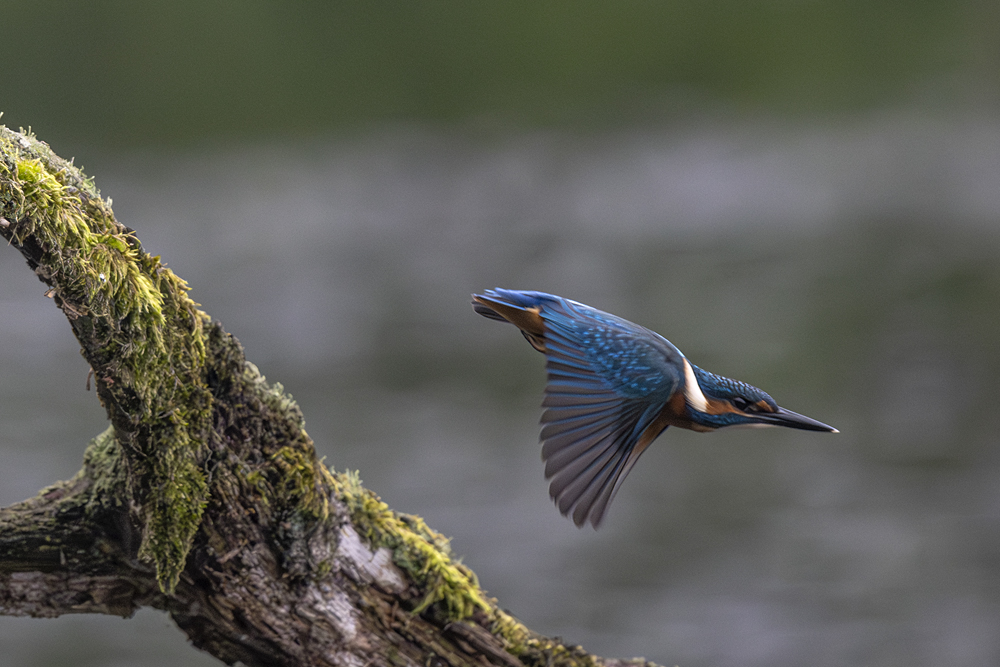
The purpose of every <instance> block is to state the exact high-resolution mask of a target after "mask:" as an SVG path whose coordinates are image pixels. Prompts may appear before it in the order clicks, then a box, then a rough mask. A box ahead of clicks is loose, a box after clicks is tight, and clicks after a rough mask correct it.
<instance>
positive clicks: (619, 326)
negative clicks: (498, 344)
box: [474, 289, 683, 528]
mask: <svg viewBox="0 0 1000 667" xmlns="http://www.w3.org/2000/svg"><path fill="white" fill-rule="evenodd" d="M475 299H476V300H475V302H474V305H475V306H476V311H477V312H479V313H480V314H482V315H485V316H487V317H491V318H492V319H502V320H507V321H509V322H512V323H513V324H515V325H517V327H518V328H519V329H521V331H522V333H524V335H525V338H527V339H528V341H529V342H530V343H531V344H532V346H533V347H535V349H537V350H539V351H540V352H543V353H544V354H545V356H546V358H547V363H546V369H547V371H548V384H547V386H546V388H545V394H546V395H545V400H544V402H543V403H542V406H543V407H544V408H546V410H545V412H544V413H543V415H542V424H543V427H542V434H541V437H542V459H543V460H544V461H545V476H546V478H547V479H550V480H551V482H550V485H549V494H550V495H551V496H552V498H553V499H554V500H555V502H556V505H557V506H558V507H559V511H560V512H562V513H563V514H564V515H568V514H570V512H572V516H573V521H574V522H575V523H576V525H578V526H582V525H583V524H584V523H586V522H587V521H590V523H591V524H592V525H593V526H594V527H595V528H596V527H597V526H599V525H600V523H601V521H602V520H603V518H604V516H605V513H606V512H607V509H608V506H609V505H610V504H611V501H612V500H613V499H614V497H615V494H616V493H617V492H618V489H619V487H620V486H621V484H622V482H623V481H624V479H625V476H626V475H627V474H628V472H629V471H630V470H631V469H632V466H634V465H635V463H636V461H637V460H638V459H639V456H640V455H641V454H642V452H643V451H645V449H646V448H647V447H648V446H649V444H650V443H651V442H652V441H653V440H654V439H655V438H656V436H658V435H659V434H660V433H661V432H663V430H664V429H665V428H666V427H667V422H665V421H664V420H663V417H662V413H663V410H664V407H665V406H666V404H667V401H669V400H670V398H671V396H673V394H674V392H675V391H676V390H677V388H678V387H679V386H680V385H681V377H680V371H679V369H680V368H682V364H683V362H682V359H683V355H682V354H681V353H680V351H679V350H677V348H675V347H674V346H673V345H672V344H671V343H670V342H669V341H667V340H666V339H664V338H663V337H662V336H660V335H659V334H656V333H654V332H652V331H650V330H648V329H645V328H644V327H641V326H639V325H637V324H633V323H632V322H629V321H627V320H624V319H622V318H620V317H616V316H614V315H611V314H609V313H605V312H603V311H600V310H596V309H594V308H591V307H589V306H585V305H583V304H581V303H577V302H575V301H570V300H568V299H563V298H561V297H558V296H553V295H551V294H544V293H542V292H521V291H515V290H502V289H496V290H489V291H487V292H486V294H484V295H476V297H475Z"/></svg>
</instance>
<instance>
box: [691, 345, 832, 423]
mask: <svg viewBox="0 0 1000 667" xmlns="http://www.w3.org/2000/svg"><path fill="white" fill-rule="evenodd" d="M685 363H686V364H687V365H688V367H689V369H690V370H688V372H687V373H686V375H687V377H686V378H685V379H686V385H687V386H686V387H685V395H686V398H687V406H688V413H689V415H690V417H691V421H692V422H694V423H695V424H696V425H698V426H700V427H702V428H703V429H705V430H715V429H718V428H723V427H725V426H787V427H790V428H799V429H804V430H806V431H828V432H832V433H837V429H835V428H833V427H832V426H827V425H826V424H824V423H822V422H819V421H816V420H815V419H810V418H809V417H806V416H805V415H800V414H798V413H797V412H792V411H791V410H786V409H785V408H783V407H780V406H779V405H778V404H777V403H775V402H774V399H773V398H771V397H770V396H769V395H768V394H767V392H765V391H762V390H760V389H758V388H757V387H754V386H752V385H749V384H747V383H745V382H739V381H738V380H731V379H729V378H727V377H722V376H720V375H715V374H714V373H709V372H708V371H704V370H702V369H700V368H698V367H697V366H695V365H693V364H691V363H690V362H688V361H687V360H686V359H685ZM685 370H687V369H685Z"/></svg>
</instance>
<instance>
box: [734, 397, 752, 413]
mask: <svg viewBox="0 0 1000 667" xmlns="http://www.w3.org/2000/svg"><path fill="white" fill-rule="evenodd" d="M733 407H735V408H736V409H737V410H742V411H743V412H747V411H748V409H749V408H750V402H749V401H747V400H746V399H745V398H740V397H738V396H737V397H736V398H734V399H733Z"/></svg>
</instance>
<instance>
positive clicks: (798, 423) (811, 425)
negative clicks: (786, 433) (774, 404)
mask: <svg viewBox="0 0 1000 667" xmlns="http://www.w3.org/2000/svg"><path fill="white" fill-rule="evenodd" d="M754 416H755V417H758V418H760V420H761V421H762V422H764V423H766V424H773V425H774V426H787V427H789V428H800V429H802V430H804V431H826V432H828V433H840V431H838V430H837V429H835V428H834V427H832V426H827V425H826V424H824V423H823V422H818V421H816V420H815V419H810V418H809V417H806V416H805V415H800V414H799V413H797V412H792V411H791V410H786V409H785V408H780V407H779V408H778V411H777V412H771V413H766V412H765V413H758V414H756V415H754Z"/></svg>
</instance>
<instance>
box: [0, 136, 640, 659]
mask: <svg viewBox="0 0 1000 667" xmlns="http://www.w3.org/2000/svg"><path fill="white" fill-rule="evenodd" d="M0 235H2V236H3V237H4V239H6V240H7V241H8V242H9V244H10V245H11V246H13V248H14V249H16V250H18V251H20V252H21V254H22V255H23V256H24V257H25V259H26V260H27V262H28V266H29V267H30V268H31V269H32V270H33V271H34V272H35V273H36V274H37V275H38V277H39V278H40V279H41V280H42V281H43V282H44V283H46V284H47V285H48V286H49V288H50V289H49V293H48V294H49V296H51V297H52V298H53V300H54V302H55V304H56V305H57V306H58V307H59V308H60V309H62V311H63V312H64V313H65V314H66V316H67V318H68V320H69V322H70V324H71V326H72V329H73V332H74V334H75V335H76V337H77V339H78V340H79V342H80V345H81V348H82V353H83V355H84V357H85V358H86V359H87V361H88V362H89V363H90V366H91V368H92V370H93V373H94V383H95V385H96V390H97V395H98V397H99V398H100V400H101V403H102V405H103V406H104V408H105V409H106V410H107V413H108V418H109V421H110V424H111V425H110V426H109V428H108V429H107V430H106V431H105V432H104V433H102V434H100V435H98V436H97V437H96V438H94V439H93V440H92V441H91V442H90V444H89V446H88V447H87V448H86V452H85V455H84V464H83V468H82V469H81V470H80V472H79V473H78V474H77V475H76V476H75V477H74V478H73V479H71V480H68V481H64V482H59V483H57V484H55V485H53V486H51V487H49V488H47V489H43V490H42V491H40V492H39V494H38V495H37V496H36V497H35V498H32V499H31V500H28V501H25V502H22V503H19V504H17V505H14V506H11V507H8V508H4V509H0V614H8V615H28V616H36V617H54V616H59V615H61V614H70V613H103V614H115V615H120V616H129V615H131V614H132V613H134V612H135V611H136V610H137V609H138V608H139V607H142V606H152V607H156V608H158V609H164V610H166V611H168V612H169V613H170V615H171V616H172V618H173V619H174V620H175V621H176V622H177V624H178V626H180V628H181V629H182V630H183V631H184V632H186V633H187V635H188V636H189V637H190V638H191V640H192V642H193V643H194V645H195V646H197V647H198V648H200V649H202V650H204V651H207V652H209V653H211V654H212V655H214V656H216V657H217V658H219V659H220V660H221V661H223V662H225V663H227V664H236V663H242V664H245V665H250V666H257V665H261V666H263V665H301V666H312V665H316V666H322V665H352V666H357V667H362V666H368V665H413V666H417V665H422V666H428V665H451V666H453V667H459V666H460V665H483V666H485V665H491V664H492V665H505V666H509V667H517V666H519V665H526V666H529V667H533V666H538V667H541V666H542V665H545V666H552V665H558V666H567V667H568V666H570V665H593V666H596V665H616V664H625V663H629V664H637V665H643V664H647V663H644V661H642V660H631V661H618V660H606V659H602V658H598V657H595V656H592V655H589V654H588V653H587V652H586V651H584V650H583V649H582V648H580V647H578V646H566V645H564V644H563V643H562V642H560V641H558V640H553V639H549V638H546V637H543V636H541V635H538V634H536V633H534V632H532V631H531V630H529V629H528V628H526V627H524V626H523V625H522V624H521V623H520V622H519V621H517V620H516V619H514V618H513V617H511V616H510V615H508V614H507V613H505V612H503V611H502V610H500V609H499V607H498V606H497V604H496V602H495V601H494V600H492V599H489V598H487V597H486V596H485V595H484V593H483V592H482V590H481V589H480V588H479V586H478V582H477V581H476V578H475V575H474V574H473V573H472V572H471V571H470V570H469V569H467V568H466V567H464V566H462V565H461V564H458V563H456V562H453V561H452V560H451V558H450V555H449V549H448V543H447V540H445V539H444V538H443V537H442V536H440V535H439V534H437V533H435V532H434V531H433V530H431V529H430V528H428V527H427V526H426V525H425V524H424V522H423V521H422V520H421V519H420V518H419V517H415V516H409V515H405V514H399V513H396V512H394V511H392V510H390V509H389V508H388V507H387V506H386V505H385V504H384V503H382V502H381V501H380V500H379V499H378V497H377V496H375V495H374V494H373V493H371V492H370V491H368V490H366V489H365V488H364V487H363V486H361V484H360V482H359V481H358V479H357V478H356V476H351V475H349V474H338V473H335V472H331V471H330V470H328V469H327V468H325V467H324V466H323V465H322V464H321V463H320V462H319V461H317V459H316V454H315V451H314V448H313V443H312V441H311V440H310V439H309V436H308V435H307V434H306V432H305V430H304V428H303V419H302V415H301V413H300V411H299V409H298V406H297V405H296V404H295V403H294V402H293V401H292V400H291V398H289V397H288V396H287V395H286V394H285V393H284V392H283V390H282V388H281V386H280V385H279V384H273V385H272V384H269V383H268V382H266V381H265V379H264V378H263V376H262V375H261V374H260V373H259V372H258V370H257V368H256V367H255V366H254V365H253V364H251V363H250V362H248V361H247V360H246V359H245V357H244V354H243V350H242V348H241V347H240V345H239V342H238V341H237V340H236V339H235V338H234V337H233V336H231V335H229V334H228V333H226V332H225V331H224V330H223V328H222V326H221V325H220V324H219V323H218V322H213V321H212V320H211V319H210V318H209V317H208V316H207V315H206V314H205V313H203V312H201V311H200V310H198V308H197V305H196V304H194V303H193V302H192V301H191V300H190V299H189V298H188V296H187V294H186V289H187V288H186V285H185V283H184V281H182V280H181V279H180V278H178V277H177V276H175V275H174V274H173V273H172V272H171V271H170V270H169V269H167V268H166V267H165V266H164V265H163V264H161V263H160V261H159V258H158V257H152V256H150V255H148V254H147V253H145V252H144V251H143V249H142V246H141V244H140V243H139V240H138V239H137V238H136V236H135V234H134V232H133V231H132V230H131V229H129V228H127V227H125V226H123V225H121V224H120V223H118V221H117V220H115V218H114V214H113V213H112V211H111V208H110V206H109V203H108V202H105V201H104V200H103V199H102V198H101V196H100V194H99V193H98V191H97V189H96V188H95V187H94V184H93V182H92V181H90V180H88V179H86V178H85V177H84V176H83V174H82V173H81V172H80V171H79V170H78V169H76V168H75V167H73V166H72V165H71V164H70V163H67V162H65V161H64V160H62V159H60V158H58V157H57V156H55V155H54V154H53V153H52V152H51V150H50V149H49V147H48V146H47V145H46V144H44V143H41V142H39V141H37V140H36V139H35V138H34V137H32V136H30V135H25V134H21V133H16V132H12V131H10V130H8V129H6V128H2V127H0Z"/></svg>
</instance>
